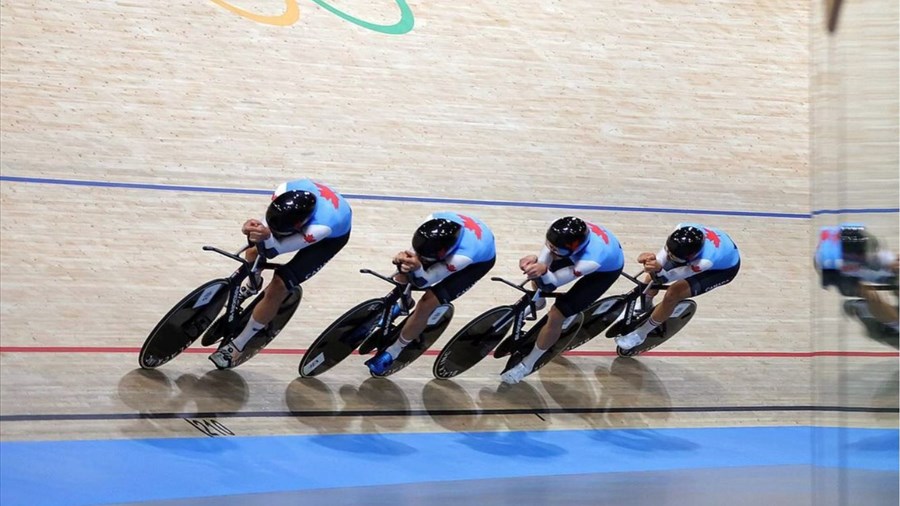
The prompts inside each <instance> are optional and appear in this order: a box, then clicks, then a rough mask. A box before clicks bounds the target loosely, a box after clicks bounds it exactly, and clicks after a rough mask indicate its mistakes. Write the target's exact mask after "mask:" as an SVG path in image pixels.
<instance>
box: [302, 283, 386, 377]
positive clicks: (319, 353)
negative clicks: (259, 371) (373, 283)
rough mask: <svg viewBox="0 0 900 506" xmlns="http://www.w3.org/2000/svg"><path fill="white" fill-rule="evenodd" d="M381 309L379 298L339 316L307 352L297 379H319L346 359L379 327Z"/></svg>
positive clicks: (381, 302) (382, 304)
mask: <svg viewBox="0 0 900 506" xmlns="http://www.w3.org/2000/svg"><path fill="white" fill-rule="evenodd" d="M383 309H384V302H383V301H382V299H370V300H367V301H365V302H362V303H360V304H357V305H356V306H354V307H353V308H352V309H350V310H349V311H347V312H346V313H344V314H343V315H341V316H340V317H339V318H338V319H337V320H335V321H334V322H333V323H332V324H331V325H329V326H328V328H327V329H325V331H324V332H322V333H321V334H320V335H319V337H317V338H316V340H315V341H313V343H312V344H311V345H310V347H309V349H307V350H306V353H305V354H304V355H303V359H302V360H300V366H299V370H300V376H303V377H311V376H318V375H319V374H322V373H323V372H325V371H327V370H329V369H331V368H332V367H334V366H336V365H337V364H339V363H340V362H341V361H342V360H344V359H345V358H347V357H348V356H349V355H350V354H351V353H353V350H355V349H356V348H357V347H358V346H359V345H360V343H362V342H363V341H364V340H365V339H366V338H367V337H369V335H370V334H371V333H372V331H373V330H374V329H375V328H376V327H377V326H378V324H379V320H380V318H381V314H382V311H383Z"/></svg>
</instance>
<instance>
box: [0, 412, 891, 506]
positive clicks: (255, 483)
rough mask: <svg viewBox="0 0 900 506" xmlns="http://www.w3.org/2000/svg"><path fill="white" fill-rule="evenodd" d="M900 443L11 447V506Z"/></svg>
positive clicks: (673, 439)
mask: <svg viewBox="0 0 900 506" xmlns="http://www.w3.org/2000/svg"><path fill="white" fill-rule="evenodd" d="M814 440H815V441H817V444H816V446H815V450H814V448H813V446H812V445H813V441H814ZM898 441H900V440H898V431H897V430H895V429H838V428H812V427H739V428H709V429H652V430H651V429H642V430H619V429H616V430H614V429H606V430H582V431H568V430H567V431H542V432H483V433H416V434H409V433H400V434H395V433H390V434H361V435H318V436H269V437H217V438H177V439H139V440H103V441H45V442H5V443H0V503H2V504H4V505H18V504H28V505H61V504H67V505H87V504H102V503H112V502H132V501H147V500H160V499H175V498H188V497H204V496H213V495H236V494H248V493H260V492H278V491H293V490H308V489H317V488H334V487H352V486H365V485H385V484H393V483H421V482H429V481H446V480H468V479H491V478H506V477H523V476H547V475H562V474H583V473H613V472H629V471H665V470H678V469H696V468H723V467H754V466H781V465H809V464H815V465H819V466H825V467H844V468H853V469H866V470H880V471H895V472H896V471H898ZM839 450H840V452H839Z"/></svg>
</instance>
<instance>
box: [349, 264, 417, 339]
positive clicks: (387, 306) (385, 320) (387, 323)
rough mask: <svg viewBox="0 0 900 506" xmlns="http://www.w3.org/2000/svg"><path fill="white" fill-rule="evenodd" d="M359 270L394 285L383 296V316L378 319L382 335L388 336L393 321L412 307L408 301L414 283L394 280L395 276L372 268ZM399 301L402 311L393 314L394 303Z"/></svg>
mask: <svg viewBox="0 0 900 506" xmlns="http://www.w3.org/2000/svg"><path fill="white" fill-rule="evenodd" d="M359 272H361V273H362V274H370V275H372V276H375V277H376V278H379V279H381V280H383V281H386V282H388V283H390V284H392V285H394V288H393V289H392V290H391V291H390V292H389V293H388V294H387V295H385V296H384V297H383V298H382V301H383V302H384V304H383V307H382V308H381V318H379V319H378V321H379V322H381V329H380V331H381V337H382V338H386V337H387V335H388V332H389V331H390V327H391V323H392V322H393V321H394V319H396V318H397V317H398V316H406V315H408V314H409V309H410V308H409V307H407V305H406V301H407V300H408V299H409V296H410V293H412V284H411V283H401V282H399V281H396V280H394V279H393V278H390V277H387V276H384V275H382V274H379V273H377V272H375V271H373V270H371V269H360V270H359ZM397 272H400V271H397ZM397 301H400V312H399V313H398V314H396V315H394V314H392V312H393V308H394V304H395V303H396V302H397Z"/></svg>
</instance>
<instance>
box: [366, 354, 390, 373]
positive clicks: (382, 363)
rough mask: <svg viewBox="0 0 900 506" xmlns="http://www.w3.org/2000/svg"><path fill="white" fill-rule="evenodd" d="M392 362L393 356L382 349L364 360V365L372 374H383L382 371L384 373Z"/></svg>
mask: <svg viewBox="0 0 900 506" xmlns="http://www.w3.org/2000/svg"><path fill="white" fill-rule="evenodd" d="M393 364H394V357H392V356H391V354H390V353H388V352H387V351H382V352H381V353H379V354H378V355H375V356H374V357H372V358H370V359H369V360H366V365H367V366H369V372H370V373H372V375H373V376H384V373H386V372H387V371H388V369H390V368H391V366H392V365H393Z"/></svg>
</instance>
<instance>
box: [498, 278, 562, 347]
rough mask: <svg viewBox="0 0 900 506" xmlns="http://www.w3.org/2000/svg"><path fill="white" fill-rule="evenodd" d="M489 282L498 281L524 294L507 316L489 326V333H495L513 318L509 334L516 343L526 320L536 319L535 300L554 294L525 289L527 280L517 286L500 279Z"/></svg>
mask: <svg viewBox="0 0 900 506" xmlns="http://www.w3.org/2000/svg"><path fill="white" fill-rule="evenodd" d="M491 281H499V282H501V283H503V284H505V285H509V286H511V287H513V288H515V289H516V290H519V291H521V292H523V293H524V294H525V295H523V296H522V297H521V298H520V299H519V300H518V301H517V302H516V303H515V304H513V307H512V311H510V312H509V314H507V315H506V316H504V317H503V318H500V319H499V320H497V321H496V322H494V324H493V325H492V326H491V331H492V332H497V331H498V330H500V329H502V328H503V327H504V326H506V325H507V324H508V323H509V320H510V318H515V320H513V329H512V334H511V335H512V339H513V341H518V340H519V337H521V336H522V326H523V325H525V321H526V320H527V321H532V320H536V319H537V309H536V308H535V306H534V303H535V300H536V299H537V298H539V297H545V298H553V297H555V296H556V294H555V293H541V291H540V290H528V289H527V288H525V285H526V284H527V283H528V282H529V281H531V280H528V279H526V280H525V281H523V282H521V283H519V284H515V283H513V282H511V281H507V280H505V279H503V278H500V277H492V278H491ZM526 310H529V311H526ZM529 313H530V314H529Z"/></svg>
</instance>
